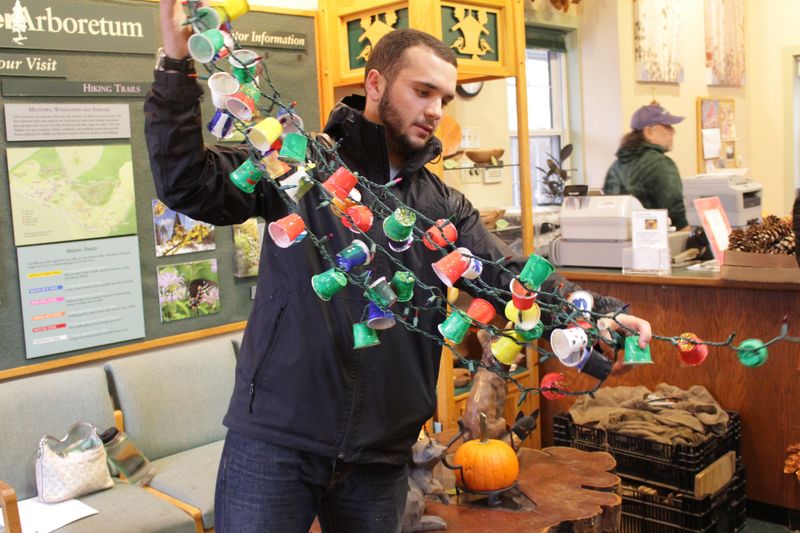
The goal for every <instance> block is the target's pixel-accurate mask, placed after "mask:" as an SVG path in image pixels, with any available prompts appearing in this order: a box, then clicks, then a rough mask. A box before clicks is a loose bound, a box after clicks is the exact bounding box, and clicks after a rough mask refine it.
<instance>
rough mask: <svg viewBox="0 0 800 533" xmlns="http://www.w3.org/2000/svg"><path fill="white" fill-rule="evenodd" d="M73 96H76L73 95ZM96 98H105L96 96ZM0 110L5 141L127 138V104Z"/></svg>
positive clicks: (8, 107) (17, 106) (29, 106)
mask: <svg viewBox="0 0 800 533" xmlns="http://www.w3.org/2000/svg"><path fill="white" fill-rule="evenodd" d="M83 85H89V86H90V87H89V88H91V85H92V84H90V83H87V84H83ZM98 87H99V86H98ZM4 94H5V93H4ZM76 96H80V94H78V93H77V92H76ZM96 96H108V95H107V94H105V95H104V94H103V93H102V92H99V93H97V94H96ZM3 107H4V110H5V117H6V139H7V140H9V141H57V140H60V141H69V140H76V139H130V137H131V117H130V108H129V106H128V104H105V103H96V104H58V103H53V104H5V106H3Z"/></svg>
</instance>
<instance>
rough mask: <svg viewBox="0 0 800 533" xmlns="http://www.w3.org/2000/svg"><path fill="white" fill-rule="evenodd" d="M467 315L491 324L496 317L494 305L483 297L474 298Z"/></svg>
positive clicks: (476, 320)
mask: <svg viewBox="0 0 800 533" xmlns="http://www.w3.org/2000/svg"><path fill="white" fill-rule="evenodd" d="M467 315H469V317H470V318H471V319H472V320H474V321H475V322H480V323H481V324H490V323H491V322H492V320H493V319H494V315H495V310H494V306H493V305H492V304H490V303H489V302H487V301H486V300H484V299H483V298H474V299H473V300H472V302H471V303H470V304H469V307H468V308H467Z"/></svg>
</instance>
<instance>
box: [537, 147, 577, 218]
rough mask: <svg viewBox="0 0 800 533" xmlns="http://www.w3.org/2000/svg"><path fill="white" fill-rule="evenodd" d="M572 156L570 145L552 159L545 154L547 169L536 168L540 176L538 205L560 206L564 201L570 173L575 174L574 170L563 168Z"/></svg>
mask: <svg viewBox="0 0 800 533" xmlns="http://www.w3.org/2000/svg"><path fill="white" fill-rule="evenodd" d="M570 155H572V145H571V144H568V145H566V146H564V147H563V148H562V149H561V151H560V152H559V154H558V157H553V156H552V155H550V154H547V168H546V169H544V168H542V167H536V168H537V169H538V170H539V171H540V172H542V174H544V175H543V176H542V180H541V183H542V198H541V201H540V202H539V204H540V205H561V202H562V200H563V199H564V186H565V185H566V183H567V182H568V181H569V179H570V175H569V173H570V172H575V169H574V168H564V164H565V163H566V161H567V159H568V158H569V156H570Z"/></svg>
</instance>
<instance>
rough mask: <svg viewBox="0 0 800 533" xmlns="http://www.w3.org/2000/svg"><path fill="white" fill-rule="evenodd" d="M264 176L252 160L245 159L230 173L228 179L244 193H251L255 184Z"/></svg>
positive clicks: (262, 171) (259, 167) (262, 170)
mask: <svg viewBox="0 0 800 533" xmlns="http://www.w3.org/2000/svg"><path fill="white" fill-rule="evenodd" d="M264 176H266V173H265V172H264V169H262V168H261V166H259V164H258V163H256V162H255V161H253V160H252V159H247V161H245V162H244V163H242V164H241V165H239V168H237V169H236V170H234V171H233V172H231V174H230V178H231V181H232V182H233V184H234V185H236V186H237V187H239V188H240V189H241V190H243V191H244V192H248V193H250V192H253V191H254V190H255V188H256V184H257V183H258V182H259V181H261V178H263V177H264Z"/></svg>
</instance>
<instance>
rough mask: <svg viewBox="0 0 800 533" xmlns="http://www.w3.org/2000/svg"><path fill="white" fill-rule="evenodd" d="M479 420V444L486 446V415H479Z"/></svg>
mask: <svg viewBox="0 0 800 533" xmlns="http://www.w3.org/2000/svg"><path fill="white" fill-rule="evenodd" d="M480 418H481V443H482V444H486V441H487V440H488V439H487V438H486V413H480Z"/></svg>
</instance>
